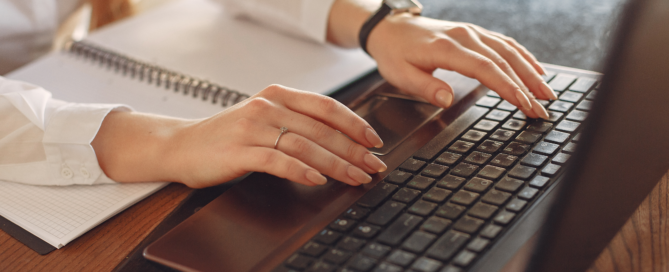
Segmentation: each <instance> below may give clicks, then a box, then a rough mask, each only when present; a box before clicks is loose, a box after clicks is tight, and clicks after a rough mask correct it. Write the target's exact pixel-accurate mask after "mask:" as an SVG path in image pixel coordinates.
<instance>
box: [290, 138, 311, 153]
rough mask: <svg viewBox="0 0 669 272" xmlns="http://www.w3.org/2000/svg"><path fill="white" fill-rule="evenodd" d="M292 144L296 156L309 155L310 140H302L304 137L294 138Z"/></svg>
mask: <svg viewBox="0 0 669 272" xmlns="http://www.w3.org/2000/svg"><path fill="white" fill-rule="evenodd" d="M291 142H292V145H293V147H292V150H293V152H295V154H308V152H309V151H310V150H311V144H310V143H309V140H307V139H305V138H302V137H293V140H292V141H291Z"/></svg>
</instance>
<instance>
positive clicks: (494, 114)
mask: <svg viewBox="0 0 669 272" xmlns="http://www.w3.org/2000/svg"><path fill="white" fill-rule="evenodd" d="M509 114H511V113H510V112H508V111H501V110H492V111H491V112H490V113H488V114H487V115H486V116H485V118H486V119H490V120H494V121H504V119H506V118H507V117H509Z"/></svg>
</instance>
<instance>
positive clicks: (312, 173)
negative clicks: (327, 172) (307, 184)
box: [307, 169, 328, 185]
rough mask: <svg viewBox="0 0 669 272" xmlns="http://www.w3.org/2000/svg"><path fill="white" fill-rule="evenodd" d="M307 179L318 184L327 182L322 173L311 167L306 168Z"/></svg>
mask: <svg viewBox="0 0 669 272" xmlns="http://www.w3.org/2000/svg"><path fill="white" fill-rule="evenodd" d="M307 179H308V180H309V181H311V182H313V183H316V184H318V185H323V184H325V183H326V182H328V179H327V178H325V177H324V176H323V175H321V173H318V171H316V170H313V169H309V170H307Z"/></svg>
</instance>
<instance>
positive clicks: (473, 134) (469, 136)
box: [460, 129, 486, 143]
mask: <svg viewBox="0 0 669 272" xmlns="http://www.w3.org/2000/svg"><path fill="white" fill-rule="evenodd" d="M485 136H486V133H485V132H483V131H478V130H475V129H470V130H468V131H467V132H465V134H464V135H462V136H461V137H460V138H462V139H463V140H467V141H470V142H475V143H478V142H479V141H481V139H483V137H485Z"/></svg>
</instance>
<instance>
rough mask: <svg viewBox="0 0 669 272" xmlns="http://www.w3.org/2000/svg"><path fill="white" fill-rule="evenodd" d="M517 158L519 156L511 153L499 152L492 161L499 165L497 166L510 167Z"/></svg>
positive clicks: (493, 163)
mask: <svg viewBox="0 0 669 272" xmlns="http://www.w3.org/2000/svg"><path fill="white" fill-rule="evenodd" d="M517 159H518V157H516V156H514V155H509V154H504V153H502V154H497V156H495V158H494V159H492V161H491V162H490V163H491V164H492V165H497V166H501V167H504V168H507V167H510V166H511V165H513V164H514V163H515V162H516V160H517Z"/></svg>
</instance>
